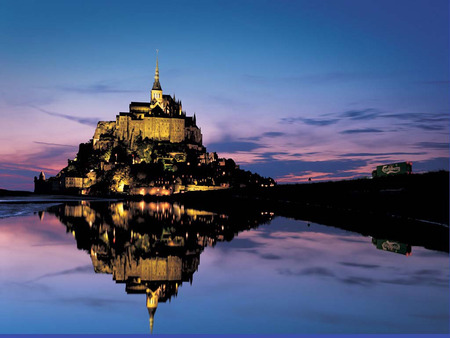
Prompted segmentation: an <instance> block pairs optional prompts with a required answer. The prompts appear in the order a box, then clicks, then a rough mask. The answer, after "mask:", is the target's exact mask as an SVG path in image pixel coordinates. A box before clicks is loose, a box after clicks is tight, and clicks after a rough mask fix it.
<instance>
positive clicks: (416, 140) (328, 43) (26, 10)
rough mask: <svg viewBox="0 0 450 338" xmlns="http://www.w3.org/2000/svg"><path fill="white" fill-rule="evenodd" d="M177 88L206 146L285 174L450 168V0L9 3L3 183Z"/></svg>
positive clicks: (34, 170) (0, 164) (328, 176)
mask: <svg viewBox="0 0 450 338" xmlns="http://www.w3.org/2000/svg"><path fill="white" fill-rule="evenodd" d="M156 49H158V50H159V67H160V81H161V85H162V88H163V91H164V93H166V94H176V97H177V98H178V99H181V100H182V102H183V109H184V110H186V112H187V114H188V115H193V114H194V113H195V114H196V116H197V123H198V125H199V126H200V127H201V129H202V133H203V141H204V144H205V146H206V147H207V150H208V151H210V152H213V151H216V152H217V153H218V154H219V156H221V157H227V158H228V157H231V158H233V159H234V160H235V161H236V162H237V163H238V164H239V165H240V166H241V168H243V169H246V170H251V171H255V172H258V173H260V174H261V175H264V176H270V177H273V178H274V179H276V180H277V182H279V183H295V182H305V181H307V179H308V178H310V177H311V178H312V179H313V180H336V179H348V178H355V177H366V176H370V174H371V171H372V170H373V169H374V168H375V167H376V166H377V165H380V164H386V163H393V162H401V161H411V162H413V171H415V172H423V171H428V170H440V169H447V170H448V168H449V61H448V60H449V3H448V1H447V0H433V1H428V0H420V1H418V0H406V1H403V0H396V1H391V0H378V1H369V0H320V1H302V0H297V1H290V0H278V1H275V0H270V1H264V0H262V1H256V0H255V1H251V0H243V1H230V0H229V1H219V0H217V1H164V2H162V1H158V2H156V1H126V2H125V1H95V2H93V1H83V0H81V1H76V2H69V1H50V0H48V1H26V0H21V1H13V0H10V1H8V0H4V1H1V2H0V64H1V67H0V188H5V189H15V190H32V189H33V177H34V176H37V175H38V174H39V172H40V171H44V173H45V174H46V175H47V176H50V175H55V174H56V173H57V172H58V171H59V170H60V169H62V168H63V167H64V166H65V165H66V164H67V159H72V158H74V157H75V154H76V152H77V149H78V144H80V143H82V142H87V141H88V140H89V139H90V138H92V136H93V134H94V130H95V126H96V124H97V121H99V120H103V121H109V120H114V119H115V115H116V114H118V113H119V112H123V111H127V110H128V105H129V103H130V102H131V101H148V100H149V96H150V90H151V86H152V83H153V76H154V69H155V61H156V52H155V50H156Z"/></svg>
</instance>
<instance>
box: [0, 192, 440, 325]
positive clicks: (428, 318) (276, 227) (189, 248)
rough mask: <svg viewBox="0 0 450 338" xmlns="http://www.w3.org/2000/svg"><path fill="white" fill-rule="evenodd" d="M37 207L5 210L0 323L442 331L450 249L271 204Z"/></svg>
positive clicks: (0, 224) (0, 233)
mask: <svg viewBox="0 0 450 338" xmlns="http://www.w3.org/2000/svg"><path fill="white" fill-rule="evenodd" d="M32 206H33V208H35V209H34V210H35V212H34V213H30V214H27V215H21V216H13V214H14V212H11V214H10V215H9V216H11V217H4V218H2V219H0V299H1V307H0V333H149V332H150V321H149V319H150V318H153V320H151V323H152V324H151V326H152V328H153V333H228V334H230V333H260V334H274V333H295V334H308V333H448V332H449V256H448V253H446V252H439V251H432V250H428V249H425V248H422V247H416V246H413V247H411V246H410V245H408V243H399V242H396V241H394V240H391V239H388V238H371V237H365V236H362V235H360V234H357V233H353V232H349V231H345V230H342V229H339V228H335V227H330V226H324V225H320V224H316V223H310V222H308V221H298V220H292V219H287V218H283V217H276V215H273V214H272V213H270V212H266V211H261V212H260V211H258V213H250V214H249V215H246V216H242V215H241V216H239V217H237V216H235V217H233V216H231V215H224V214H216V213H212V212H208V211H203V210H193V209H188V208H184V207H183V206H182V205H178V204H170V203H167V202H151V203H148V202H85V201H83V202H71V203H64V204H60V205H55V206H52V207H50V208H48V210H45V211H40V212H37V210H38V209H45V208H46V206H45V205H42V206H41V207H39V206H38V205H36V204H33V205H32ZM8 208H11V210H17V209H20V208H18V205H11V206H9V207H8V206H7V205H3V216H8ZM26 208H30V205H28V206H26ZM36 208H37V209H36ZM5 210H6V211H5Z"/></svg>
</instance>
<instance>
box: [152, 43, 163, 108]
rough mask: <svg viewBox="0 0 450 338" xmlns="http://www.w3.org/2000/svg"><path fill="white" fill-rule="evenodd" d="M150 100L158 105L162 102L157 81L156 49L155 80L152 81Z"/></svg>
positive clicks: (160, 90)
mask: <svg viewBox="0 0 450 338" xmlns="http://www.w3.org/2000/svg"><path fill="white" fill-rule="evenodd" d="M150 101H151V102H152V103H154V102H157V103H158V104H159V105H162V102H163V93H162V88H161V84H160V83H159V66H158V50H156V69H155V81H154V82H153V87H152V93H151V98H150Z"/></svg>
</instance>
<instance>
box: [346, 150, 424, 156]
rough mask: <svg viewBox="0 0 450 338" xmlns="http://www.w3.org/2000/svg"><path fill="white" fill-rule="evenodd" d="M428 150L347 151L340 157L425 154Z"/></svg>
mask: <svg viewBox="0 0 450 338" xmlns="http://www.w3.org/2000/svg"><path fill="white" fill-rule="evenodd" d="M425 154H426V152H423V151H421V152H386V153H345V154H340V155H339V157H376V156H397V155H425Z"/></svg>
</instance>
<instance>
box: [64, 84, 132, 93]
mask: <svg viewBox="0 0 450 338" xmlns="http://www.w3.org/2000/svg"><path fill="white" fill-rule="evenodd" d="M57 88H58V89H60V90H62V91H65V92H74V93H79V94H117V93H136V92H139V91H138V90H135V89H120V88H116V87H114V86H111V85H107V84H93V85H89V86H60V87H57Z"/></svg>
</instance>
